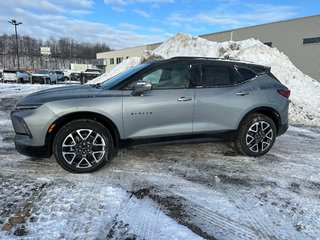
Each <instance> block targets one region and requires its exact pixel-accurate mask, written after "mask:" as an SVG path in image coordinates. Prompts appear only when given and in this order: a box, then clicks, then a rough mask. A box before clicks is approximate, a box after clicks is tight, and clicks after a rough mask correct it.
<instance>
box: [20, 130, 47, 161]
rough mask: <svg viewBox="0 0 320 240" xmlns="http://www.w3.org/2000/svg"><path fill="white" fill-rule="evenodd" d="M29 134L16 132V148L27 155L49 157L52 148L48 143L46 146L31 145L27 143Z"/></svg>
mask: <svg viewBox="0 0 320 240" xmlns="http://www.w3.org/2000/svg"><path fill="white" fill-rule="evenodd" d="M28 138H29V137H28V136H26V135H20V134H16V135H15V137H14V143H15V149H16V150H17V151H18V152H19V153H21V154H23V155H26V156H29V157H41V158H49V157H51V155H52V153H51V152H50V148H49V146H48V145H45V146H30V145H27V142H28V141H29V140H28Z"/></svg>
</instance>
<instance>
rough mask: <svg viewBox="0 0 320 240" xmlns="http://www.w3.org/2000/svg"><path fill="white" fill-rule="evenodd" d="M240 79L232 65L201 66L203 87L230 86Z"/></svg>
mask: <svg viewBox="0 0 320 240" xmlns="http://www.w3.org/2000/svg"><path fill="white" fill-rule="evenodd" d="M240 81H241V77H240V76H239V74H238V73H237V72H236V70H235V69H234V68H233V66H228V65H227V66H225V65H214V64H212V65H203V66H202V86H203V87H224V86H232V85H234V84H236V83H238V82H240Z"/></svg>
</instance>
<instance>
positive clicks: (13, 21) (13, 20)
mask: <svg viewBox="0 0 320 240" xmlns="http://www.w3.org/2000/svg"><path fill="white" fill-rule="evenodd" d="M8 22H9V23H11V24H12V25H14V30H15V33H16V53H17V59H18V69H20V62H19V46H18V33H17V26H18V25H20V24H22V22H17V20H15V19H11V21H8Z"/></svg>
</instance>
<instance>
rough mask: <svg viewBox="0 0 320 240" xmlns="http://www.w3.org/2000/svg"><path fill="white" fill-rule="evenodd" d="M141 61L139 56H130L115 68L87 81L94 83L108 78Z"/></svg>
mask: <svg viewBox="0 0 320 240" xmlns="http://www.w3.org/2000/svg"><path fill="white" fill-rule="evenodd" d="M140 63H141V59H140V58H139V57H130V58H127V59H125V60H124V61H122V62H121V63H120V64H119V65H117V66H116V67H115V68H113V69H111V70H110V71H109V72H107V73H105V74H102V75H100V76H98V77H96V78H94V79H92V80H91V81H89V82H88V83H90V84H95V83H100V82H103V81H105V80H106V79H109V78H111V77H113V76H115V75H117V74H119V73H121V72H123V71H125V70H127V69H130V68H132V67H134V66H136V65H139V64H140Z"/></svg>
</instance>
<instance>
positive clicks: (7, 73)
mask: <svg viewBox="0 0 320 240" xmlns="http://www.w3.org/2000/svg"><path fill="white" fill-rule="evenodd" d="M2 78H3V80H2V81H3V82H4V83H6V82H14V83H30V79H31V74H30V73H28V72H27V71H24V70H3V77H2Z"/></svg>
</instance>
